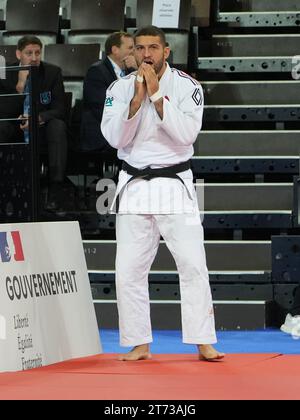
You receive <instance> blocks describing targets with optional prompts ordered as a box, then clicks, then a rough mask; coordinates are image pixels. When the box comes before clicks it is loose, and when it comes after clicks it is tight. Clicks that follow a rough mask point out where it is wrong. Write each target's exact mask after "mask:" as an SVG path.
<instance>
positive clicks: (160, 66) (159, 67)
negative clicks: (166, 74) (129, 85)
mask: <svg viewBox="0 0 300 420" xmlns="http://www.w3.org/2000/svg"><path fill="white" fill-rule="evenodd" d="M142 63H146V64H149V65H150V66H151V67H153V68H154V71H155V73H156V74H159V73H160V72H161V70H162V69H163V67H164V65H165V60H164V58H162V59H161V60H160V61H159V62H158V63H156V64H152V63H148V62H147V60H145V61H142ZM142 63H141V64H142Z"/></svg>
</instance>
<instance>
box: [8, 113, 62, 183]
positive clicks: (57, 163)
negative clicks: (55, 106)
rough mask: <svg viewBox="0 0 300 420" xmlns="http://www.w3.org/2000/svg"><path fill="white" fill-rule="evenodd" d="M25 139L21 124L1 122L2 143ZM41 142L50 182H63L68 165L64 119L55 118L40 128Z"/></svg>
mask: <svg viewBox="0 0 300 420" xmlns="http://www.w3.org/2000/svg"><path fill="white" fill-rule="evenodd" d="M23 141H24V133H23V132H22V130H20V128H19V125H18V124H15V123H11V122H1V123H0V143H18V142H23ZM39 143H40V148H41V151H42V152H46V153H47V155H48V161H49V174H50V183H58V182H63V181H64V178H65V173H66V166H67V154H68V141H67V125H66V123H65V122H64V121H62V120H58V119H53V120H51V121H48V122H47V123H46V124H44V125H43V126H41V127H40V129H39Z"/></svg>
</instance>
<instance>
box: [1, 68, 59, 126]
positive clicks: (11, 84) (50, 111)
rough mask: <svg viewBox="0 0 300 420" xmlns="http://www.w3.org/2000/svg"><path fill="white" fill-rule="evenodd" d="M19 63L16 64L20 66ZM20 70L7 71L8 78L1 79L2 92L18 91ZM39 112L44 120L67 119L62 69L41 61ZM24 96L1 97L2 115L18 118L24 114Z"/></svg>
mask: <svg viewBox="0 0 300 420" xmlns="http://www.w3.org/2000/svg"><path fill="white" fill-rule="evenodd" d="M18 65H19V64H15V66H18ZM17 83H18V71H7V73H6V79H5V80H0V92H1V93H7V94H11V93H14V94H15V93H17V91H16V85H17ZM38 92H39V97H38V100H37V107H38V112H39V115H40V116H41V118H42V119H43V121H44V122H46V123H47V122H48V121H50V120H52V119H61V120H64V119H65V89H64V84H63V78H62V73H61V69H60V68H59V67H57V66H54V65H53V64H48V63H45V62H41V65H40V67H39V72H38ZM23 104H24V96H18V97H16V96H15V97H2V98H0V117H1V118H18V117H19V115H21V114H23Z"/></svg>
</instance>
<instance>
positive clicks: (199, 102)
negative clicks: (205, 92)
mask: <svg viewBox="0 0 300 420" xmlns="http://www.w3.org/2000/svg"><path fill="white" fill-rule="evenodd" d="M192 98H193V101H194V102H195V104H196V105H197V106H200V105H202V104H203V97H202V93H201V90H200V89H199V88H198V89H195V91H194V93H193V96H192Z"/></svg>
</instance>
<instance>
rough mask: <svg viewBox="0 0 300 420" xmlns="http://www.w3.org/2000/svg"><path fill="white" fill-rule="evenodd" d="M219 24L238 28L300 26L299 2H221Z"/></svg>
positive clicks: (278, 0)
mask: <svg viewBox="0 0 300 420" xmlns="http://www.w3.org/2000/svg"><path fill="white" fill-rule="evenodd" d="M218 4H219V10H218V13H217V14H218V16H217V22H219V23H227V24H233V25H234V26H238V27H255V26H263V27H270V26H272V27H276V26H279V27H280V26H282V27H285V26H299V24H300V20H299V19H300V14H299V4H298V2H297V0H277V1H276V2H271V1H268V0H250V1H240V0H229V1H228V0H226V1H225V0H220V1H219V3H218Z"/></svg>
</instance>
